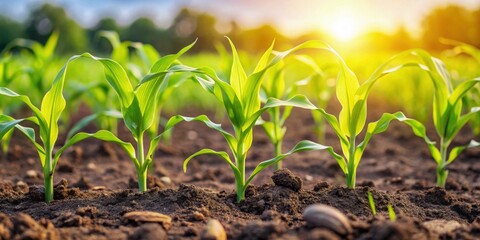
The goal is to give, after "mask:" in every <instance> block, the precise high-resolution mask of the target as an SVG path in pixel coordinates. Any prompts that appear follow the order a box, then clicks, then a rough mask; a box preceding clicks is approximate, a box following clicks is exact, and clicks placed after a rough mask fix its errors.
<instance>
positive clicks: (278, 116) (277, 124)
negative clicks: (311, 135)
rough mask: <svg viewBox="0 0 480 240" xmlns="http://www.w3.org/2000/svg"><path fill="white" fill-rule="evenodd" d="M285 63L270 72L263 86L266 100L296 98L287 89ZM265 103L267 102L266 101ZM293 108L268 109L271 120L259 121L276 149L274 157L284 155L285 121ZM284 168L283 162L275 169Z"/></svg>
mask: <svg viewBox="0 0 480 240" xmlns="http://www.w3.org/2000/svg"><path fill="white" fill-rule="evenodd" d="M282 65H283V63H282V62H280V63H279V64H277V65H275V66H274V67H272V69H271V70H270V74H271V75H270V76H268V75H267V76H266V77H265V79H264V81H263V84H262V88H261V90H262V93H263V94H264V96H265V98H277V99H288V98H291V97H293V96H294V93H295V91H292V89H291V88H290V89H288V90H287V89H286V86H285V85H286V82H285V74H284V67H283V66H282ZM265 101H267V100H266V99H265ZM292 108H293V106H284V107H283V111H282V108H281V107H273V108H270V109H268V110H267V111H266V112H267V113H268V116H269V120H268V121H265V120H263V119H259V122H257V124H260V125H261V126H262V128H263V130H264V131H265V133H266V134H267V136H268V138H269V139H270V142H272V144H273V147H274V155H275V156H279V155H281V154H282V142H283V138H284V137H285V133H286V131H287V128H286V127H285V126H284V125H285V121H286V120H287V119H288V117H289V116H290V114H291V112H292ZM281 168H282V161H278V162H276V163H275V169H276V170H278V169H281Z"/></svg>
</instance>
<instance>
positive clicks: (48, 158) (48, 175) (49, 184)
mask: <svg viewBox="0 0 480 240" xmlns="http://www.w3.org/2000/svg"><path fill="white" fill-rule="evenodd" d="M46 150H47V152H46V155H45V167H44V168H43V181H44V188H45V192H44V194H45V202H47V203H49V202H51V201H52V200H53V169H52V167H53V161H52V160H53V159H52V154H53V151H52V148H50V147H49V146H46Z"/></svg>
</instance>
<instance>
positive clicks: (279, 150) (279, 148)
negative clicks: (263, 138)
mask: <svg viewBox="0 0 480 240" xmlns="http://www.w3.org/2000/svg"><path fill="white" fill-rule="evenodd" d="M280 154H282V141H278V142H277V143H275V156H279V155H280ZM282 167H283V163H282V161H279V162H277V163H276V164H275V170H279V169H282Z"/></svg>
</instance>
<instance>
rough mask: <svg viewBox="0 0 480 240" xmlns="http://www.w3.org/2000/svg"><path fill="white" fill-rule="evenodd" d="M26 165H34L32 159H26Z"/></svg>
mask: <svg viewBox="0 0 480 240" xmlns="http://www.w3.org/2000/svg"><path fill="white" fill-rule="evenodd" d="M27 163H28V164H30V165H34V164H35V159H33V158H28V159H27Z"/></svg>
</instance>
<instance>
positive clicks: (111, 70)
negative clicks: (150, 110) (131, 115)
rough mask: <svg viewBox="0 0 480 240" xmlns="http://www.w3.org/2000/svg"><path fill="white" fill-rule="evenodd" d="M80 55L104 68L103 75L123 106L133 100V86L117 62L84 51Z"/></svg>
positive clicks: (128, 104) (126, 105) (125, 106)
mask: <svg viewBox="0 0 480 240" xmlns="http://www.w3.org/2000/svg"><path fill="white" fill-rule="evenodd" d="M81 56H82V57H86V58H90V59H93V60H95V61H97V62H99V63H101V64H102V66H103V68H104V70H105V77H106V79H107V81H108V83H109V84H110V86H112V88H113V89H114V90H115V92H116V93H117V95H118V97H119V99H120V102H121V103H122V107H123V108H127V107H129V106H130V104H131V103H132V101H133V95H134V94H133V87H132V84H131V83H130V80H129V79H128V76H127V73H126V72H125V69H123V67H122V66H121V65H120V64H118V63H117V62H115V61H113V60H111V59H107V58H98V57H94V56H92V55H91V54H89V53H84V54H82V55H81Z"/></svg>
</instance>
